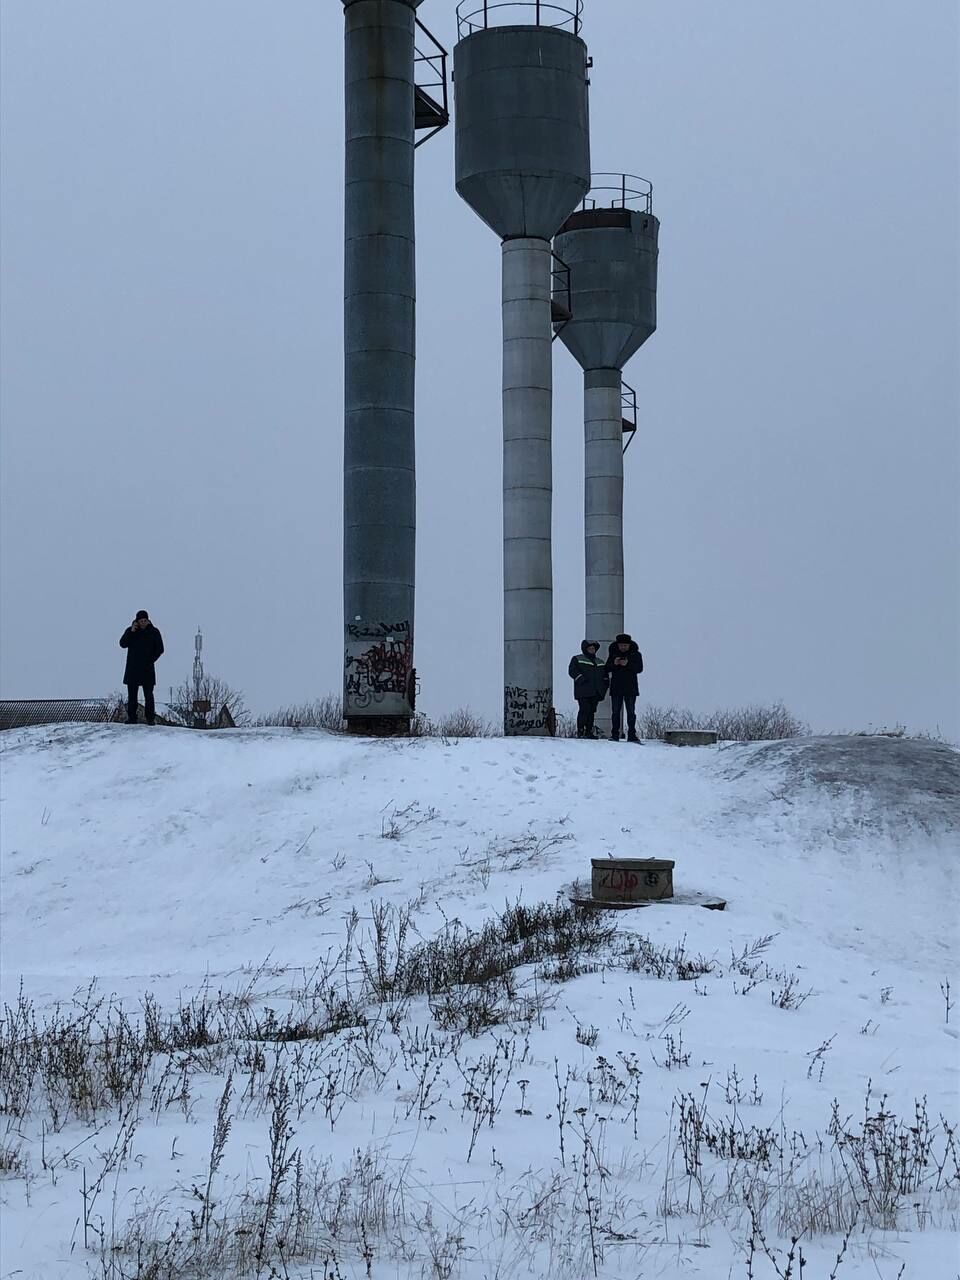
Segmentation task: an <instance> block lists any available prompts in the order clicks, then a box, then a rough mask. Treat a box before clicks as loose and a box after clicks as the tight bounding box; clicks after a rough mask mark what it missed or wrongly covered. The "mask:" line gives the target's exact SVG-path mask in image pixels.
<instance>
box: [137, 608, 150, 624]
mask: <svg viewBox="0 0 960 1280" xmlns="http://www.w3.org/2000/svg"><path fill="white" fill-rule="evenodd" d="M149 617H150V615H149V613H147V611H146V609H138V610H137V622H139V621H140V619H141V618H149Z"/></svg>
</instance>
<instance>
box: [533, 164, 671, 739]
mask: <svg viewBox="0 0 960 1280" xmlns="http://www.w3.org/2000/svg"><path fill="white" fill-rule="evenodd" d="M659 232H660V224H659V222H658V221H657V219H656V218H655V217H654V216H653V189H652V187H651V186H650V184H649V183H648V182H646V181H645V180H644V179H641V178H634V177H631V176H630V175H629V174H595V175H594V179H593V186H592V187H591V190H590V193H589V195H588V197H587V199H586V200H584V202H583V204H582V206H581V207H580V209H578V210H577V211H576V212H575V213H572V214H571V215H570V217H569V218H567V220H566V222H565V223H564V224H563V226H562V227H561V228H560V230H559V232H558V233H557V236H556V239H555V241H554V248H555V250H556V253H557V255H558V257H560V258H562V259H563V261H564V262H565V263H566V264H567V267H568V268H569V273H570V274H569V281H568V282H567V283H566V284H565V287H564V301H565V302H566V301H567V299H569V308H570V311H571V318H570V319H569V320H568V321H566V322H565V323H564V324H563V326H562V327H560V328H559V332H558V336H559V338H560V340H561V342H562V343H563V344H564V346H565V347H566V348H567V350H568V351H570V352H571V354H572V355H573V356H575V357H576V359H577V361H578V362H579V364H580V366H581V368H582V369H583V371H584V373H583V384H584V393H583V400H584V431H585V466H584V479H585V484H584V489H585V497H584V541H585V550H586V624H585V634H586V635H587V636H589V637H590V638H591V639H595V640H599V641H600V643H601V654H602V655H604V656H605V655H606V652H607V646H608V645H609V644H610V642H611V641H612V640H613V638H614V636H616V635H618V634H619V633H620V632H622V631H623V629H624V616H623V455H624V453H625V452H626V446H625V444H624V438H625V433H629V432H631V431H634V430H636V414H635V398H633V397H632V392H630V391H629V389H627V395H626V396H625V395H624V385H623V379H622V373H623V368H624V366H625V365H626V363H627V361H628V360H629V359H630V357H631V356H632V355H633V354H634V353H635V352H636V351H638V350H639V348H640V347H641V346H642V345H643V343H644V342H646V340H647V338H649V337H650V335H651V334H652V333H653V332H654V330H655V329H656V327H657V254H658V247H657V242H658V236H659ZM631 398H632V399H633V405H634V412H633V420H632V421H631V420H630V417H629V416H628V414H627V415H625V412H624V405H625V403H626V404H628V405H629V403H630V401H631ZM631 438H632V435H630V434H627V436H626V442H627V444H629V442H630V439H631ZM609 707H610V704H609V702H604V703H602V704H601V712H605V713H606V714H605V716H604V718H603V720H601V719H600V717H599V716H598V725H599V726H600V727H601V729H602V728H603V727H605V726H607V727H608V726H609V723H610V710H609Z"/></svg>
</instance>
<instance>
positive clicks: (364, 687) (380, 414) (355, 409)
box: [343, 0, 419, 732]
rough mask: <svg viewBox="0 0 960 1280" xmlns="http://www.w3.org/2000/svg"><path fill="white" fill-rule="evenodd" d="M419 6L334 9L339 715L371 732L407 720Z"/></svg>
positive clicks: (383, 0)
mask: <svg viewBox="0 0 960 1280" xmlns="http://www.w3.org/2000/svg"><path fill="white" fill-rule="evenodd" d="M418 3H419V0H345V9H344V18H345V33H346V45H345V53H346V62H345V69H346V91H345V92H346V104H345V105H346V175H345V176H346V188H345V228H344V330H345V344H344V348H345V358H344V494H343V509H344V546H343V598H344V632H345V645H344V648H345V660H344V695H345V697H344V705H345V715H346V718H347V722H348V724H349V725H350V727H351V729H355V730H360V731H368V730H369V731H374V732H390V722H391V721H392V722H393V728H394V731H402V730H403V729H404V728H406V726H407V724H408V723H409V718H410V715H411V714H412V706H411V703H410V696H409V695H410V684H411V672H412V668H413V631H414V570H415V561H416V475H415V464H414V360H415V298H416V286H415V257H414V193H413V168H414V34H415V32H414V24H415V17H416V6H417V4H418Z"/></svg>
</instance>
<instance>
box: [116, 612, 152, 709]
mask: <svg viewBox="0 0 960 1280" xmlns="http://www.w3.org/2000/svg"><path fill="white" fill-rule="evenodd" d="M120 648H121V649H126V651H127V665H126V667H125V668H124V672H123V683H124V684H125V685H126V686H127V724H136V723H137V694H138V690H140V689H142V690H143V710H144V715H145V716H146V721H147V724H154V723H155V719H156V706H155V703H154V700H153V690H154V686H155V685H156V683H157V671H156V667H155V666H154V663H155V662H156V661H157V659H158V658H159V657H160V655H161V654H162V653H163V637H162V636H161V634H160V632H159V631H158V630H157V628H156V627H155V626H154V625H153V623H152V622H151V621H150V615H149V614H148V613H147V611H146V609H141V610H140V611H139V612H138V613H137V616H136V617H135V618H134V620H133V622H131V623H130V625H129V627H127V629H126V631H124V633H123V635H122V636H121V637H120Z"/></svg>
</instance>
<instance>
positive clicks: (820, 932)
mask: <svg viewBox="0 0 960 1280" xmlns="http://www.w3.org/2000/svg"><path fill="white" fill-rule="evenodd" d="M3 746H4V762H3V802H2V808H0V834H2V853H3V896H2V929H3V933H2V948H3V951H2V960H3V965H2V986H3V994H4V998H5V1000H6V1001H7V1002H8V1004H9V1005H10V1006H11V1012H10V1013H9V1014H8V1019H7V1025H6V1030H5V1032H4V1036H3V1054H4V1057H3V1058H2V1059H0V1090H2V1091H3V1092H2V1095H0V1104H3V1105H4V1107H5V1110H6V1112H7V1115H6V1117H5V1119H6V1121H7V1126H8V1132H7V1135H6V1137H5V1138H4V1139H3V1151H4V1153H6V1154H4V1155H3V1158H2V1159H0V1166H3V1165H8V1166H9V1171H8V1172H6V1173H5V1174H4V1175H3V1176H2V1180H0V1196H2V1202H3V1217H4V1224H5V1229H4V1231H3V1244H2V1246H0V1249H2V1252H0V1277H3V1278H5V1277H7V1276H13V1275H17V1276H22V1277H44V1280H49V1278H52V1277H61V1276H62V1277H64V1278H65V1280H67V1278H69V1277H79V1276H84V1275H88V1274H90V1275H96V1276H116V1277H139V1278H140V1280H147V1277H151V1278H153V1280H163V1278H165V1277H169V1278H170V1280H174V1277H187V1276H194V1275H197V1276H200V1275H214V1274H220V1273H218V1272H216V1271H214V1270H212V1268H213V1266H214V1262H215V1260H216V1259H217V1258H219V1259H220V1260H221V1262H223V1264H224V1268H225V1269H224V1271H223V1274H225V1275H241V1274H242V1275H246V1274H251V1275H255V1274H257V1273H258V1272H257V1266H256V1265H255V1264H252V1269H250V1270H249V1271H247V1270H244V1269H243V1268H244V1267H245V1266H246V1265H247V1260H248V1258H249V1257H251V1256H253V1254H254V1253H256V1252H257V1249H254V1248H253V1246H250V1248H249V1249H247V1251H246V1252H244V1249H243V1248H241V1247H240V1243H238V1242H241V1243H242V1242H243V1241H246V1240H253V1241H256V1242H258V1245H259V1273H260V1274H262V1275H264V1276H268V1275H270V1274H275V1275H278V1276H283V1275H287V1274H289V1275H290V1276H311V1275H312V1276H316V1277H318V1278H319V1277H325V1278H326V1277H330V1280H336V1278H337V1277H338V1276H339V1277H343V1278H344V1280H346V1278H347V1277H351V1278H352V1277H354V1276H357V1277H362V1276H372V1277H374V1278H375V1280H380V1278H381V1277H383V1278H386V1277H404V1280H406V1277H414V1276H416V1277H419V1276H436V1277H441V1278H442V1277H447V1278H448V1280H451V1278H452V1277H457V1276H462V1277H465V1278H468V1280H481V1277H494V1276H498V1277H503V1278H506V1277H510V1276H515V1275H516V1276H521V1275H529V1276H534V1277H538V1276H546V1275H550V1276H551V1277H556V1278H557V1280H559V1278H560V1277H566V1276H569V1277H584V1276H589V1275H593V1274H596V1275H598V1276H604V1277H614V1276H617V1277H631V1276H644V1277H648V1276H649V1277H653V1276H665V1277H674V1276H677V1277H679V1276H704V1277H707V1276H709V1277H726V1276H738V1277H745V1276H748V1275H752V1276H754V1277H755V1278H756V1280H761V1278H762V1277H765V1276H770V1277H775V1276H776V1274H777V1271H776V1269H775V1265H774V1264H775V1263H776V1265H777V1266H779V1267H780V1268H781V1270H784V1271H785V1270H786V1266H787V1260H786V1253H783V1252H778V1251H780V1250H783V1249H787V1250H789V1236H790V1234H791V1233H792V1232H793V1233H795V1232H796V1231H799V1230H802V1229H804V1228H805V1229H806V1233H805V1234H804V1235H803V1237H802V1240H803V1245H802V1247H803V1250H804V1253H805V1256H806V1258H807V1266H806V1268H805V1269H804V1272H803V1274H804V1275H805V1276H807V1277H809V1280H818V1278H819V1277H821V1276H822V1277H823V1278H824V1280H826V1277H828V1276H829V1275H830V1274H831V1269H832V1268H833V1266H834V1260H835V1258H836V1256H837V1254H838V1251H839V1250H840V1248H841V1245H842V1239H843V1237H844V1234H845V1231H844V1227H845V1226H849V1225H850V1224H851V1223H855V1224H856V1225H855V1226H854V1227H853V1229H852V1231H851V1232H850V1234H849V1239H848V1243H847V1246H846V1252H845V1254H844V1256H843V1260H842V1262H841V1264H840V1268H839V1271H838V1274H839V1277H840V1280H847V1278H848V1277H849V1278H850V1280H853V1277H857V1276H860V1277H867V1276H869V1277H872V1278H874V1280H875V1278H876V1277H877V1276H878V1275H879V1276H880V1277H883V1278H884V1280H887V1278H890V1280H892V1278H893V1277H895V1276H897V1275H898V1272H899V1269H900V1267H901V1264H902V1263H905V1264H906V1270H905V1271H904V1272H903V1274H904V1277H905V1278H908V1280H940V1277H943V1278H947V1277H950V1278H952V1277H954V1276H955V1275H957V1274H958V1273H960V1266H958V1264H957V1251H956V1244H957V1236H956V1235H955V1234H953V1233H954V1232H955V1230H956V1227H957V1219H958V1212H960V1171H958V1170H957V1167H956V1148H955V1147H952V1148H951V1139H950V1136H949V1133H948V1132H947V1129H946V1128H945V1127H944V1126H945V1125H952V1124H953V1123H954V1121H955V1119H956V1117H957V1114H958V1110H960V1108H958V1105H957V1075H956V1065H957V1049H958V1041H957V1038H956V1031H957V1029H958V1028H960V1010H956V1011H952V1012H951V1014H950V1019H949V1022H948V1021H947V1002H946V999H945V991H946V983H947V981H948V980H949V982H950V990H951V991H952V992H957V991H960V974H958V973H957V953H958V946H957V943H958V936H957V919H958V917H957V907H958V895H957V880H956V876H957V855H958V852H960V847H958V845H960V838H958V831H960V756H958V754H957V753H956V752H954V751H952V750H951V749H950V748H948V747H944V746H941V745H937V744H933V743H925V742H912V741H905V740H890V739H882V738H869V739H849V738H836V739H830V738H820V739H803V740H797V741H794V742H786V743H773V744H753V745H745V746H728V747H722V748H717V749H712V748H711V749H701V750H676V749H671V748H667V747H663V746H660V745H657V744H646V745H645V746H643V747H640V748H637V747H634V746H631V745H628V744H619V745H616V744H611V743H584V742H577V741H559V740H558V741H537V742H524V741H518V740H508V741H503V740H460V741H453V740H450V741H443V740H430V739H421V740H412V741H370V740H366V739H344V738H340V737H332V736H329V735H326V734H323V733H313V732H293V731H282V730H263V731H253V730H251V731H235V732H230V733H223V734H217V733H210V734H195V733H191V732H188V731H177V730H164V729H153V730H150V729H146V728H142V727H137V728H127V727H126V726H62V727H56V728H48V729H34V730H28V731H19V732H16V733H10V734H7V735H4V742H3ZM608 854H614V855H624V856H635V857H646V856H656V857H670V858H674V859H676V863H677V866H676V872H675V883H676V887H677V890H678V893H680V894H682V893H684V892H687V893H709V894H715V895H718V896H720V897H722V898H724V899H726V900H727V902H728V906H727V909H726V910H725V911H724V912H716V911H705V910H703V909H701V908H699V907H696V906H684V905H681V903H679V902H676V903H673V904H662V905H657V906H651V907H648V908H645V909H643V910H640V911H635V912H629V913H617V914H616V915H615V916H614V915H610V914H604V915H602V916H591V918H590V922H589V923H588V925H586V926H585V927H584V928H583V930H582V931H581V932H580V933H577V929H578V928H579V926H575V925H572V924H571V923H570V919H569V918H568V916H567V915H564V914H563V912H560V911H558V910H556V909H555V908H556V905H557V903H558V898H559V902H560V904H561V906H563V905H564V904H565V903H566V890H567V889H568V887H569V886H570V884H571V883H572V882H573V881H575V880H576V879H578V878H582V879H585V880H587V879H589V873H590V858H591V857H597V856H606V855H608ZM518 902H520V903H522V904H524V905H526V906H527V907H529V908H534V907H535V906H537V904H549V906H550V907H551V909H552V910H553V915H552V916H550V918H549V919H548V916H547V913H544V915H543V916H542V917H537V918H535V919H534V918H533V917H531V918H530V919H528V918H527V917H523V918H522V919H521V918H520V917H519V916H518V914H517V912H516V911H515V910H513V911H512V913H511V911H507V910H506V909H507V908H513V907H515V904H517V903H518ZM561 917H563V918H561ZM494 920H498V921H499V924H498V925H497V927H496V929H494V928H493V927H492V926H490V922H491V921H494ZM518 921H519V923H518ZM485 924H486V925H488V934H487V935H486V937H487V941H486V942H485V943H484V944H483V945H482V946H480V944H479V943H477V933H476V931H479V930H481V929H482V927H483V926H484V925H485ZM603 929H608V932H609V936H601V931H602V930H603ZM471 930H473V931H475V932H474V933H471V932H470V931H471ZM570 930H573V932H572V933H571V932H570ZM525 931H528V932H525ZM574 935H575V936H574ZM437 938H439V939H441V944H440V945H439V946H438V947H435V948H434V949H433V950H432V951H428V950H427V949H426V946H425V944H426V943H429V942H430V941H431V940H434V939H437ZM531 940H532V941H531ZM478 948H479V949H478ZM484 948H486V949H485V950H484ZM524 948H526V950H524ZM678 948H679V949H678ZM474 952H476V954H477V955H481V954H482V958H483V964H484V965H491V966H492V968H491V970H490V973H491V976H490V978H489V981H487V982H486V983H476V982H473V981H471V985H470V987H469V989H467V988H465V987H463V986H462V985H456V984H453V983H452V979H451V978H450V976H449V975H450V974H451V973H458V974H459V976H460V977H461V978H462V977H463V976H464V973H463V972H461V971H459V970H458V969H457V964H458V963H461V962H462V960H463V957H464V956H473V954H474ZM496 956H499V957H500V960H499V962H497V963H494V957H496ZM510 957H513V958H512V959H510ZM508 961H509V962H508ZM514 961H516V963H517V966H518V967H511V966H512V965H513V963H514ZM424 974H426V975H427V976H426V978H424V977H423V975H424ZM443 975H446V976H443ZM475 976H476V975H475V974H473V971H472V970H471V978H472V977H475ZM94 981H95V982H96V984H97V985H96V987H95V988H94V989H93V991H92V992H91V991H90V983H91V982H94ZM21 982H22V984H23V996H22V997H21V996H20V995H19V988H20V984H21ZM425 989H427V991H428V992H429V994H424V990H425ZM78 993H79V994H78ZM148 993H149V998H148ZM111 998H112V1002H111ZM18 1001H19V1004H18ZM57 1002H59V1003H60V1012H59V1014H57V1013H55V1012H54V1005H55V1004H56V1003H57ZM17 1009H19V1012H16V1011H17ZM267 1009H270V1010H273V1013H272V1015H268V1014H267V1013H266V1012H265V1010H267ZM123 1010H125V1011H126V1012H123ZM238 1011H239V1012H238ZM128 1015H129V1021H128V1020H127V1019H128ZM30 1018H33V1019H34V1024H33V1026H31V1025H30ZM57 1018H59V1020H60V1021H59V1023H58V1022H57V1021H56V1020H57ZM145 1018H146V1025H147V1027H148V1029H149V1028H152V1032H151V1035H152V1039H151V1038H150V1037H149V1036H148V1040H147V1042H142V1041H140V1042H137V1044H139V1048H136V1046H135V1049H136V1052H133V1051H131V1052H133V1056H134V1057H135V1058H136V1057H137V1053H139V1054H140V1057H139V1058H138V1059H137V1061H136V1062H135V1063H134V1064H133V1067H131V1059H130V1058H129V1056H127V1057H125V1056H124V1054H125V1053H126V1052H127V1048H128V1042H127V1041H124V1035H126V1034H128V1032H129V1029H130V1028H131V1027H133V1026H134V1024H136V1026H137V1027H139V1028H142V1027H143V1026H144V1019H145ZM271 1019H272V1020H271ZM204 1020H205V1021H204ZM198 1024H199V1029H198ZM44 1026H46V1028H47V1029H46V1031H44ZM174 1027H179V1031H177V1033H176V1034H174V1033H173V1030H172V1029H173V1028H174ZM64 1028H65V1030H64ZM125 1028H126V1030H124V1029H125ZM135 1034H139V1032H136V1033H135ZM68 1041H69V1045H68V1043H67V1042H68ZM54 1043H56V1044H57V1045H58V1046H59V1047H58V1048H57V1049H56V1050H54V1049H52V1048H51V1046H52V1045H53V1044H54ZM118 1044H119V1049H117V1054H118V1055H119V1058H120V1059H121V1060H122V1063H123V1071H120V1070H119V1068H118V1067H117V1061H116V1056H115V1055H114V1049H116V1047H117V1045H118ZM71 1046H72V1047H71ZM68 1048H69V1050H70V1052H72V1053H73V1054H74V1057H75V1058H76V1059H77V1061H79V1062H80V1066H79V1067H77V1069H76V1071H74V1072H73V1075H74V1076H77V1078H78V1079H82V1081H84V1084H83V1088H82V1089H81V1088H80V1087H79V1085H77V1084H76V1082H74V1083H73V1084H71V1083H70V1081H71V1079H73V1077H72V1076H71V1070H72V1068H69V1067H68V1066H65V1065H64V1062H66V1060H67V1059H68V1058H69V1052H68ZM58 1055H59V1056H58ZM54 1058H56V1060H57V1061H56V1063H54V1061H53V1060H54ZM58 1064H59V1065H58ZM111 1071H113V1075H111ZM124 1072H131V1073H132V1074H130V1075H129V1078H128V1076H127V1075H125V1074H124ZM31 1073H32V1074H31ZM84 1073H86V1074H84ZM28 1076H29V1077H30V1081H29V1091H28V1095H27V1094H25V1093H24V1090H25V1088H26V1085H25V1081H26V1079H27V1077H28ZM121 1077H122V1079H121ZM228 1079H229V1086H227V1081H228ZM225 1090H226V1091H225ZM224 1099H225V1101H223V1109H222V1116H223V1119H224V1120H229V1124H230V1131H229V1134H228V1136H227V1138H226V1139H225V1141H224V1143H223V1146H222V1151H221V1155H220V1158H219V1159H218V1158H217V1156H216V1152H217V1142H216V1140H215V1138H214V1136H213V1135H214V1122H215V1119H216V1116H217V1109H218V1102H220V1101H222V1100H224ZM284 1099H286V1101H284ZM921 1099H925V1108H926V1112H925V1114H926V1117H927V1121H928V1122H929V1124H928V1125H927V1124H926V1123H925V1122H924V1121H922V1120H920V1121H918V1120H917V1117H916V1112H915V1104H916V1103H918V1102H919V1101H920V1100H921ZM835 1102H836V1106H834V1103H835ZM278 1108H279V1110H278ZM941 1113H942V1115H943V1121H941V1119H940V1115H941ZM901 1122H902V1123H901ZM271 1126H272V1133H273V1145H272V1149H273V1153H274V1161H273V1178H272V1180H271V1165H270V1160H269V1154H270V1150H271ZM282 1126H286V1127H282ZM287 1128H288V1129H289V1136H288V1137H287V1139H286V1143H287V1145H286V1147H283V1146H282V1143H281V1145H280V1147H278V1142H279V1140H280V1137H281V1136H282V1133H285V1132H287ZM911 1130H913V1131H914V1135H916V1134H917V1133H919V1134H920V1135H921V1138H922V1143H921V1146H922V1147H923V1149H922V1150H920V1151H917V1150H914V1149H913V1148H911V1149H910V1151H908V1152H907V1154H904V1152H905V1148H904V1143H906V1144H907V1146H908V1147H909V1144H910V1142H911V1141H912V1140H913V1139H911V1136H910V1134H911ZM221 1131H222V1128H221ZM928 1138H929V1146H926V1145H924V1144H926V1143H927V1139H928ZM888 1147H889V1149H890V1151H889V1153H888V1152H887V1148H888ZM914 1147H916V1141H914ZM284 1152H285V1153H286V1156H287V1157H289V1161H290V1163H289V1164H288V1166H287V1167H286V1168H285V1169H284V1167H283V1159H281V1157H283V1156H284ZM295 1152H299V1153H300V1159H299V1160H296V1159H294V1153H295ZM897 1152H899V1153H900V1154H899V1156H897V1159H898V1160H899V1164H898V1166H897V1169H896V1170H894V1171H891V1168H890V1167H889V1161H886V1154H890V1153H892V1155H896V1153H897ZM891 1158H892V1156H891ZM885 1161H886V1163H885ZM211 1169H212V1172H211ZM871 1170H872V1172H871ZM278 1171H279V1174H282V1176H279V1175H278ZM278 1176H279V1180H278ZM897 1179H899V1182H898V1181H897ZM895 1183H896V1185H894V1184H895ZM84 1187H85V1188H86V1190H85V1191H84ZM93 1188H96V1191H95V1193H94V1190H93ZM751 1209H752V1212H753V1219H751ZM191 1215H192V1216H191ZM177 1224H179V1225H177ZM824 1227H826V1228H828V1230H827V1231H826V1233H825V1234H823V1233H818V1228H824ZM884 1227H886V1228H887V1229H884ZM238 1230H239V1235H238ZM761 1231H762V1232H763V1235H764V1239H765V1241H766V1245H764V1243H763V1241H762V1240H761V1239H760V1232H761ZM751 1239H752V1246H751ZM785 1239H786V1244H785V1243H784V1240H785ZM278 1240H279V1241H280V1244H279V1246H278V1244H277V1242H278ZM161 1241H166V1244H165V1245H163V1246H162V1245H160V1244H159V1243H158V1242H161ZM121 1246H123V1247H121ZM244 1248H246V1246H244ZM751 1248H752V1249H753V1259H752V1261H751V1260H750V1251H751ZM138 1249H139V1255H138V1254H137V1250H138ZM164 1249H165V1250H166V1252H165V1253H164ZM251 1249H252V1251H253V1252H252V1253H251ZM231 1250H232V1252H231ZM768 1254H772V1255H773V1256H772V1257H770V1256H768ZM138 1256H139V1261H138ZM151 1259H152V1260H151ZM164 1259H165V1260H164ZM189 1259H192V1261H190V1262H189V1265H188V1261H187V1260H189ZM189 1266H192V1267H193V1270H190V1269H189ZM151 1267H152V1268H153V1269H152V1270H151V1269H150V1268H151ZM164 1267H166V1270H164V1269H163V1268H164ZM271 1267H272V1268H273V1272H272V1273H271V1270H270V1268H271ZM204 1268H206V1269H204ZM748 1268H751V1269H749V1270H748ZM792 1274H793V1275H794V1276H796V1275H797V1274H798V1259H797V1260H795V1262H794V1269H793V1273H792Z"/></svg>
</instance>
